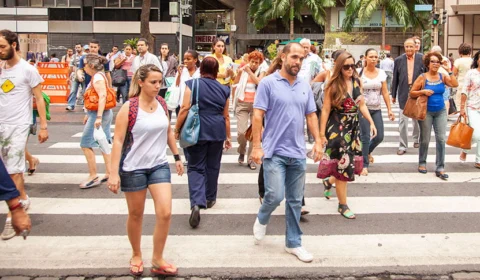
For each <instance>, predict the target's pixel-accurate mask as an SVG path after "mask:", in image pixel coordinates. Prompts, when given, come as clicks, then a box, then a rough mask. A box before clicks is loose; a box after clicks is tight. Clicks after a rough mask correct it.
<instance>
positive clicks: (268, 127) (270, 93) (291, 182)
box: [252, 43, 323, 262]
mask: <svg viewBox="0 0 480 280" xmlns="http://www.w3.org/2000/svg"><path fill="white" fill-rule="evenodd" d="M304 57H305V53H304V50H303V47H302V46H301V45H300V44H298V43H290V44H288V45H286V46H285V47H284V49H283V51H282V54H281V59H282V68H281V70H279V71H277V72H275V73H274V74H272V75H270V76H267V77H266V78H264V79H262V81H261V82H260V84H259V85H258V89H257V94H256V96H255V102H254V104H253V108H254V110H253V152H252V159H253V161H255V162H256V163H257V164H260V163H261V162H262V158H263V170H264V180H265V197H264V199H263V203H262V206H261V207H260V210H259V212H258V215H257V219H256V221H255V224H254V226H253V234H254V238H255V243H256V244H258V243H259V242H260V241H261V240H262V239H263V238H264V237H265V233H266V230H267V224H268V222H269V220H270V215H271V214H272V212H273V211H274V210H275V209H276V208H277V206H278V205H280V203H281V202H282V201H283V199H284V198H286V205H285V219H286V226H287V230H286V242H285V243H286V244H285V250H286V251H287V252H288V253H290V254H293V255H295V256H296V257H297V258H298V259H299V260H301V261H303V262H311V261H312V260H313V256H312V255H311V254H310V253H308V252H307V251H306V250H305V249H304V248H303V247H302V239H301V236H302V234H303V233H302V230H301V229H300V214H301V209H302V198H303V195H304V186H305V172H306V169H307V163H306V147H305V138H304V134H303V128H304V126H305V117H306V120H307V127H308V129H309V130H310V131H311V132H312V134H313V137H314V138H315V145H314V146H313V150H312V153H313V155H314V160H315V161H318V160H320V158H321V156H322V153H323V151H322V150H323V149H322V144H321V143H320V138H319V128H318V119H317V115H316V114H315V111H316V106H315V101H314V100H313V93H312V89H311V87H310V85H309V84H308V82H306V81H305V80H304V79H302V78H297V74H298V72H299V71H300V68H301V66H302V61H303V59H304ZM264 117H265V130H264V132H263V141H262V142H261V141H260V138H261V133H262V120H263V118H264ZM262 145H263V147H262Z"/></svg>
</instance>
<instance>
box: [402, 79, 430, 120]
mask: <svg viewBox="0 0 480 280" xmlns="http://www.w3.org/2000/svg"><path fill="white" fill-rule="evenodd" d="M422 77H423V85H422V88H421V90H422V89H424V88H425V82H426V78H425V76H424V75H423V74H422ZM427 102H428V96H426V95H420V96H419V97H417V98H413V97H412V96H411V95H410V94H408V99H407V103H405V107H404V108H403V114H404V115H405V116H407V117H409V118H412V119H415V120H418V121H423V120H425V118H426V117H427Z"/></svg>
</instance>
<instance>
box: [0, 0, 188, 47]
mask: <svg viewBox="0 0 480 280" xmlns="http://www.w3.org/2000/svg"><path fill="white" fill-rule="evenodd" d="M142 2H143V1H141V0H1V1H0V25H1V26H2V28H5V29H10V30H12V31H15V32H17V33H18V34H19V37H20V47H21V50H22V53H26V52H33V53H49V54H51V53H54V52H56V53H57V55H62V54H64V53H65V51H66V49H67V48H72V47H73V46H74V45H75V44H76V43H81V44H82V45H84V44H88V42H89V41H90V40H91V39H92V38H95V39H97V40H99V41H100V44H101V47H102V51H103V52H109V51H110V49H111V47H112V46H114V45H118V46H120V47H121V46H123V42H124V40H125V39H130V38H138V37H139V34H140V14H141V8H142ZM169 2H170V1H169V0H152V1H151V9H150V32H151V33H152V34H153V35H154V36H155V37H156V39H155V44H156V46H155V48H154V49H155V50H156V51H155V52H156V53H158V48H159V46H160V43H164V42H166V43H169V45H170V49H171V50H174V51H175V52H178V43H177V42H178V40H177V34H176V32H177V31H178V23H175V22H172V17H171V16H170V14H169ZM192 22H193V18H192V17H185V18H183V25H182V33H183V38H182V39H183V49H184V50H186V49H187V48H188V47H191V46H192V38H193V28H192Z"/></svg>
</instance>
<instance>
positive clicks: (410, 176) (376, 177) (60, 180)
mask: <svg viewBox="0 0 480 280" xmlns="http://www.w3.org/2000/svg"><path fill="white" fill-rule="evenodd" d="M471 168H472V169H473V168H474V167H471ZM448 175H449V176H450V178H449V179H448V181H443V180H441V179H439V178H437V177H435V174H434V173H433V172H430V173H429V174H420V173H418V172H413V173H370V174H368V176H356V177H355V182H351V184H358V183H361V184H391V183H403V184H422V183H436V184H448V183H450V184H451V183H480V174H479V173H478V172H448ZM98 176H99V177H100V178H102V177H103V174H98ZM86 178H88V173H35V176H25V183H26V184H73V185H79V184H80V183H81V182H83V181H85V179H86ZM305 180H306V184H318V185H320V184H321V180H320V179H318V178H317V173H307V174H306V178H305ZM172 184H174V185H179V184H182V185H187V184H188V177H187V175H184V176H177V175H176V174H172ZM218 184H220V185H230V186H234V185H245V184H253V185H257V184H258V172H248V173H220V175H219V178H218Z"/></svg>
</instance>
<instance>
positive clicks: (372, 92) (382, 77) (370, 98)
mask: <svg viewBox="0 0 480 280" xmlns="http://www.w3.org/2000/svg"><path fill="white" fill-rule="evenodd" d="M377 71H378V75H377V76H376V77H375V78H373V79H370V78H368V77H367V76H365V69H364V70H363V73H362V77H361V78H362V83H363V94H364V95H365V103H366V105H367V108H368V109H369V110H380V109H381V107H382V106H381V105H382V83H383V82H385V81H386V80H387V74H386V73H385V71H383V70H382V69H378V68H377Z"/></svg>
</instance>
